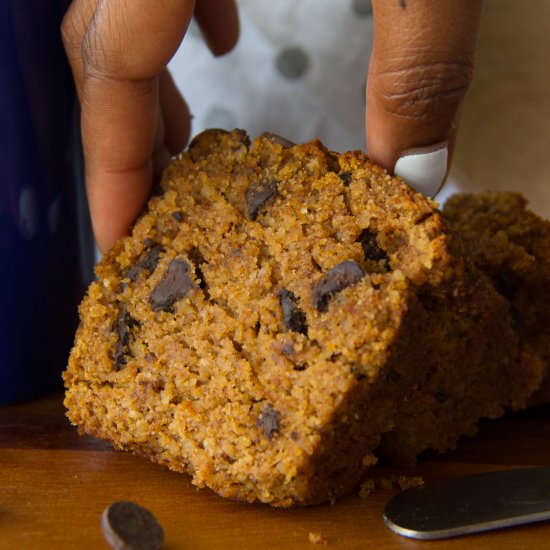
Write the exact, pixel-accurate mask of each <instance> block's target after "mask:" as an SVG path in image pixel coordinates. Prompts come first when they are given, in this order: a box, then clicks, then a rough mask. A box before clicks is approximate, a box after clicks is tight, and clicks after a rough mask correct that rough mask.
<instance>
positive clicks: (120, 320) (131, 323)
mask: <svg viewBox="0 0 550 550" xmlns="http://www.w3.org/2000/svg"><path fill="white" fill-rule="evenodd" d="M138 326H139V323H138V322H137V321H136V320H135V319H134V318H133V317H132V316H131V315H130V314H129V313H128V312H127V311H126V310H122V311H120V313H119V314H118V317H117V319H116V321H115V326H114V329H115V330H116V332H117V334H118V342H117V345H116V350H115V353H114V355H113V359H114V361H115V369H116V370H117V371H119V370H120V369H122V367H123V366H124V365H126V356H127V355H129V354H130V336H131V335H132V329H133V328H135V327H138Z"/></svg>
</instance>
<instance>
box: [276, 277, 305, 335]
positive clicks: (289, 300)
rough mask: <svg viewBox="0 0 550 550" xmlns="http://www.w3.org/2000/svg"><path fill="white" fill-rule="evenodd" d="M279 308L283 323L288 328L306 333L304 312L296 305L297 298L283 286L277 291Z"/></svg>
mask: <svg viewBox="0 0 550 550" xmlns="http://www.w3.org/2000/svg"><path fill="white" fill-rule="evenodd" d="M279 300H280V301H281V309H282V311H283V324H284V325H285V328H287V329H288V330H292V331H293V332H299V333H300V334H306V335H307V322H306V315H305V313H304V312H303V311H302V310H301V309H300V308H299V307H298V300H297V299H296V296H295V295H294V293H293V292H291V291H290V290H287V289H286V288H283V289H282V290H281V292H279Z"/></svg>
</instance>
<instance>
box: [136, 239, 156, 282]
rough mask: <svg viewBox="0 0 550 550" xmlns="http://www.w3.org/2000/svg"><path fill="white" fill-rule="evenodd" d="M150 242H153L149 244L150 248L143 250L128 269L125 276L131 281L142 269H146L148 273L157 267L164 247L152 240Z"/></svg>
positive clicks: (137, 276)
mask: <svg viewBox="0 0 550 550" xmlns="http://www.w3.org/2000/svg"><path fill="white" fill-rule="evenodd" d="M150 242H151V243H153V244H152V245H149V246H152V248H150V249H149V250H147V251H146V252H144V253H143V254H142V255H141V257H140V258H139V260H138V261H137V262H136V263H135V264H134V265H133V266H132V267H131V268H130V269H129V270H128V274H127V276H128V278H129V279H130V280H131V281H137V280H138V278H139V274H140V273H141V272H142V271H148V272H149V274H151V273H153V271H155V269H156V267H157V264H158V261H159V258H160V255H161V254H162V253H163V252H164V248H163V247H162V246H161V245H160V244H156V243H155V242H154V241H150Z"/></svg>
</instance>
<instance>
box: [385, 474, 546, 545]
mask: <svg viewBox="0 0 550 550" xmlns="http://www.w3.org/2000/svg"><path fill="white" fill-rule="evenodd" d="M546 519H550V467H542V468H521V469H516V470H502V471H497V472H487V473H482V474H475V475H470V476H463V477H455V478H450V479H443V480H438V481H433V482H429V483H426V484H425V485H422V486H420V487H413V488H411V489H407V490H405V491H403V492H402V493H400V494H398V495H397V496H395V497H394V498H393V499H392V500H391V501H390V502H389V503H388V504H387V505H386V507H385V508H384V521H385V522H386V525H387V526H388V527H389V528H390V529H392V530H393V531H395V532H396V533H398V534H399V535H403V536H405V537H411V538H415V539H426V540H427V539H443V538H450V537H455V536H460V535H466V534H470V533H478V532H481V531H489V530H492V529H499V528H502V527H510V526H513V525H521V524H525V523H532V522H536V521H543V520H546Z"/></svg>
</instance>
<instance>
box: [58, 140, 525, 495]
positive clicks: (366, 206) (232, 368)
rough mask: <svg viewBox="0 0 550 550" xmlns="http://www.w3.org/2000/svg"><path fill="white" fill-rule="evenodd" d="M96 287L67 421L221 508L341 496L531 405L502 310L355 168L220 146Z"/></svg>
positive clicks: (275, 150) (435, 239) (166, 191)
mask: <svg viewBox="0 0 550 550" xmlns="http://www.w3.org/2000/svg"><path fill="white" fill-rule="evenodd" d="M96 272H97V281H95V282H94V283H93V284H92V285H91V286H90V288H89V291H88V293H87V296H86V298H85V299H84V301H83V303H82V305H81V307H80V316H81V324H80V327H79V329H78V332H77V335H76V340H75V345H74V348H73V350H72V353H71V356H70V361H69V366H68V368H67V371H66V372H65V374H64V379H65V384H66V387H67V392H66V400H65V404H66V406H67V408H68V415H69V418H70V419H71V421H72V422H73V423H74V424H77V425H78V426H79V429H80V430H81V431H84V432H87V433H89V434H92V435H94V436H97V437H100V438H104V439H107V440H109V441H111V442H112V443H113V445H114V446H115V447H116V448H119V449H129V450H132V451H134V452H136V453H138V454H141V455H144V456H147V457H149V458H150V459H152V460H154V461H156V462H158V463H160V464H163V465H166V466H168V467H169V468H171V469H173V470H177V471H182V472H189V473H190V474H191V475H192V476H193V482H194V483H196V484H197V485H199V486H208V487H211V488H212V489H214V490H215V491H217V492H218V493H219V494H221V495H223V496H226V497H230V498H235V499H241V500H246V501H254V500H259V501H262V502H266V503H270V504H272V505H276V506H289V505H305V504H312V503H317V502H321V501H325V500H329V499H332V498H334V497H336V496H338V495H340V494H342V493H345V492H347V491H349V490H351V489H352V488H353V487H354V486H355V485H356V484H357V483H358V481H359V480H360V477H361V475H362V473H363V471H364V470H365V469H366V468H367V467H368V466H370V465H371V464H373V463H374V462H375V461H376V458H375V456H374V454H373V452H374V451H375V449H376V448H377V447H378V446H379V444H380V441H381V438H382V435H383V434H386V435H384V438H385V439H386V445H385V452H386V453H387V454H388V456H393V457H395V458H396V459H398V460H399V459H401V458H403V457H405V458H410V455H411V454H414V453H417V452H420V451H421V450H423V449H424V448H426V447H435V448H437V449H444V448H448V447H452V446H453V445H454V444H455V443H456V441H457V439H458V438H459V437H460V436H461V435H462V434H465V433H471V432H472V430H473V429H474V424H475V422H476V421H477V419H478V418H480V417H481V416H496V415H498V414H501V413H502V410H503V407H507V406H512V405H514V404H516V405H518V404H522V403H523V402H524V401H525V399H526V398H527V395H528V394H529V392H530V391H531V389H526V388H525V387H524V386H525V385H523V384H519V385H518V384H517V383H516V382H517V378H518V376H519V374H518V373H519V372H520V371H521V364H520V363H521V362H520V353H519V347H518V340H517V336H516V335H515V333H514V332H513V331H512V329H511V327H510V317H509V314H508V309H507V303H506V301H505V300H504V299H503V298H502V297H501V296H499V295H498V294H497V293H496V292H495V291H494V290H493V288H492V287H491V285H490V284H489V283H488V280H487V279H486V278H485V277H484V276H483V275H481V273H479V272H478V271H477V270H476V269H475V268H474V267H473V265H472V264H471V263H470V261H469V260H468V258H467V257H466V256H465V254H464V250H463V247H462V244H461V243H460V242H459V241H458V239H457V238H456V236H455V235H454V234H453V233H452V232H450V231H449V230H448V229H447V228H446V224H445V222H444V221H443V219H442V217H441V215H440V213H439V211H438V210H437V208H436V205H435V203H432V202H430V201H429V200H427V199H425V198H423V197H422V196H421V195H420V194H418V193H416V192H414V191H413V190H412V189H410V188H409V187H408V186H407V185H406V184H405V183H403V182H402V181H400V180H398V179H394V178H391V177H390V176H389V175H388V174H387V173H386V172H385V171H384V170H383V169H381V168H379V167H378V166H376V165H374V164H373V163H371V162H370V161H369V160H368V158H367V157H366V156H365V155H363V154H361V153H359V152H351V153H344V154H335V153H332V152H330V151H328V150H327V149H325V148H324V147H323V146H322V145H321V144H320V143H319V142H318V141H313V142H311V143H306V144H304V145H293V144H291V143H290V142H288V141H286V140H283V139H281V138H278V137H277V136H273V135H265V136H263V137H260V138H258V139H256V140H255V141H254V144H253V146H251V145H250V142H249V139H248V137H247V136H246V134H245V133H244V132H243V131H240V130H235V131H233V132H229V133H228V132H223V131H208V132H205V133H203V134H201V135H199V136H198V137H197V138H195V139H194V140H193V142H192V143H191V144H190V146H189V148H188V150H187V151H186V152H185V153H184V154H182V155H181V157H180V158H178V159H177V160H175V161H174V162H173V163H172V165H171V166H170V167H169V168H168V169H167V171H166V172H165V175H164V178H163V181H162V184H161V186H160V187H159V188H157V189H156V190H155V192H154V194H153V196H152V198H151V199H150V201H149V204H148V207H147V209H146V211H145V212H144V213H143V214H142V215H141V216H140V218H139V219H138V220H137V222H136V223H135V225H134V227H133V229H132V231H131V234H130V235H129V236H127V237H124V238H123V239H121V240H120V241H119V242H118V243H117V244H116V245H115V246H114V248H113V249H112V250H111V251H110V252H109V253H108V254H107V255H106V256H105V257H104V258H103V260H102V261H101V262H100V263H99V264H98V266H97V269H96ZM521 374H522V375H525V370H523V371H521ZM518 387H519V390H518ZM392 434H394V435H392ZM388 438H389V439H388ZM392 438H393V439H392Z"/></svg>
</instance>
